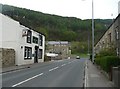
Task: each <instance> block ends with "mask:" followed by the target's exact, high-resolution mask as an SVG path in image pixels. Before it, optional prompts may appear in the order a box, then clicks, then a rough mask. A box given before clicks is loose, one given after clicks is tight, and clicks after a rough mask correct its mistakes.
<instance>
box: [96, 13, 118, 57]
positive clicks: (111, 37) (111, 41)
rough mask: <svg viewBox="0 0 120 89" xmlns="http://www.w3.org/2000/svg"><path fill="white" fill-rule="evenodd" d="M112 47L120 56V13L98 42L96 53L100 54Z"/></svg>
mask: <svg viewBox="0 0 120 89" xmlns="http://www.w3.org/2000/svg"><path fill="white" fill-rule="evenodd" d="M117 32H118V34H117ZM117 35H118V39H117ZM111 47H113V48H114V49H115V50H116V55H117V56H119V57H120V15H118V17H117V18H116V19H115V20H114V22H113V23H112V24H111V26H110V27H109V28H108V30H107V31H106V33H105V34H104V35H103V37H102V38H101V39H100V41H99V42H98V43H97V44H96V46H95V53H96V54H98V53H99V52H100V51H101V50H103V49H105V48H111ZM117 50H118V52H117Z"/></svg>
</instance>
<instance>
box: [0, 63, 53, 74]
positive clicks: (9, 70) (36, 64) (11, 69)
mask: <svg viewBox="0 0 120 89" xmlns="http://www.w3.org/2000/svg"><path fill="white" fill-rule="evenodd" d="M50 62H51V61H49V62H44V63H34V64H27V65H20V66H10V67H5V68H2V71H0V74H2V73H7V72H12V71H17V70H22V69H27V68H31V67H37V66H45V65H47V64H49V63H50Z"/></svg>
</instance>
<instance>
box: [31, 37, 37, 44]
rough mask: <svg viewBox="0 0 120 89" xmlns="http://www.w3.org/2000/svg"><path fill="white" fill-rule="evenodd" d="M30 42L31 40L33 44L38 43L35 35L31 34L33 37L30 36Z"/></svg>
mask: <svg viewBox="0 0 120 89" xmlns="http://www.w3.org/2000/svg"><path fill="white" fill-rule="evenodd" d="M32 42H33V43H34V44H38V38H37V37H35V36H33V37H32Z"/></svg>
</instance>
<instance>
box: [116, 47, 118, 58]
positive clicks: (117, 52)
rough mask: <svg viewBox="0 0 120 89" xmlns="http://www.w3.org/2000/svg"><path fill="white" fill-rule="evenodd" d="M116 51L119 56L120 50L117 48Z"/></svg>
mask: <svg viewBox="0 0 120 89" xmlns="http://www.w3.org/2000/svg"><path fill="white" fill-rule="evenodd" d="M116 51H117V56H119V48H117V49H116Z"/></svg>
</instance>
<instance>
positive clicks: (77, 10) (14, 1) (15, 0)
mask: <svg viewBox="0 0 120 89" xmlns="http://www.w3.org/2000/svg"><path fill="white" fill-rule="evenodd" d="M93 1H94V18H100V19H109V18H116V17H117V15H118V1H120V0H93ZM0 3H2V4H8V5H13V6H17V7H23V8H27V9H31V10H35V11H40V12H43V13H49V14H55V15H60V16H68V17H77V18H80V19H91V17H92V13H91V12H92V0H0ZM112 14H113V16H112Z"/></svg>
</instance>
